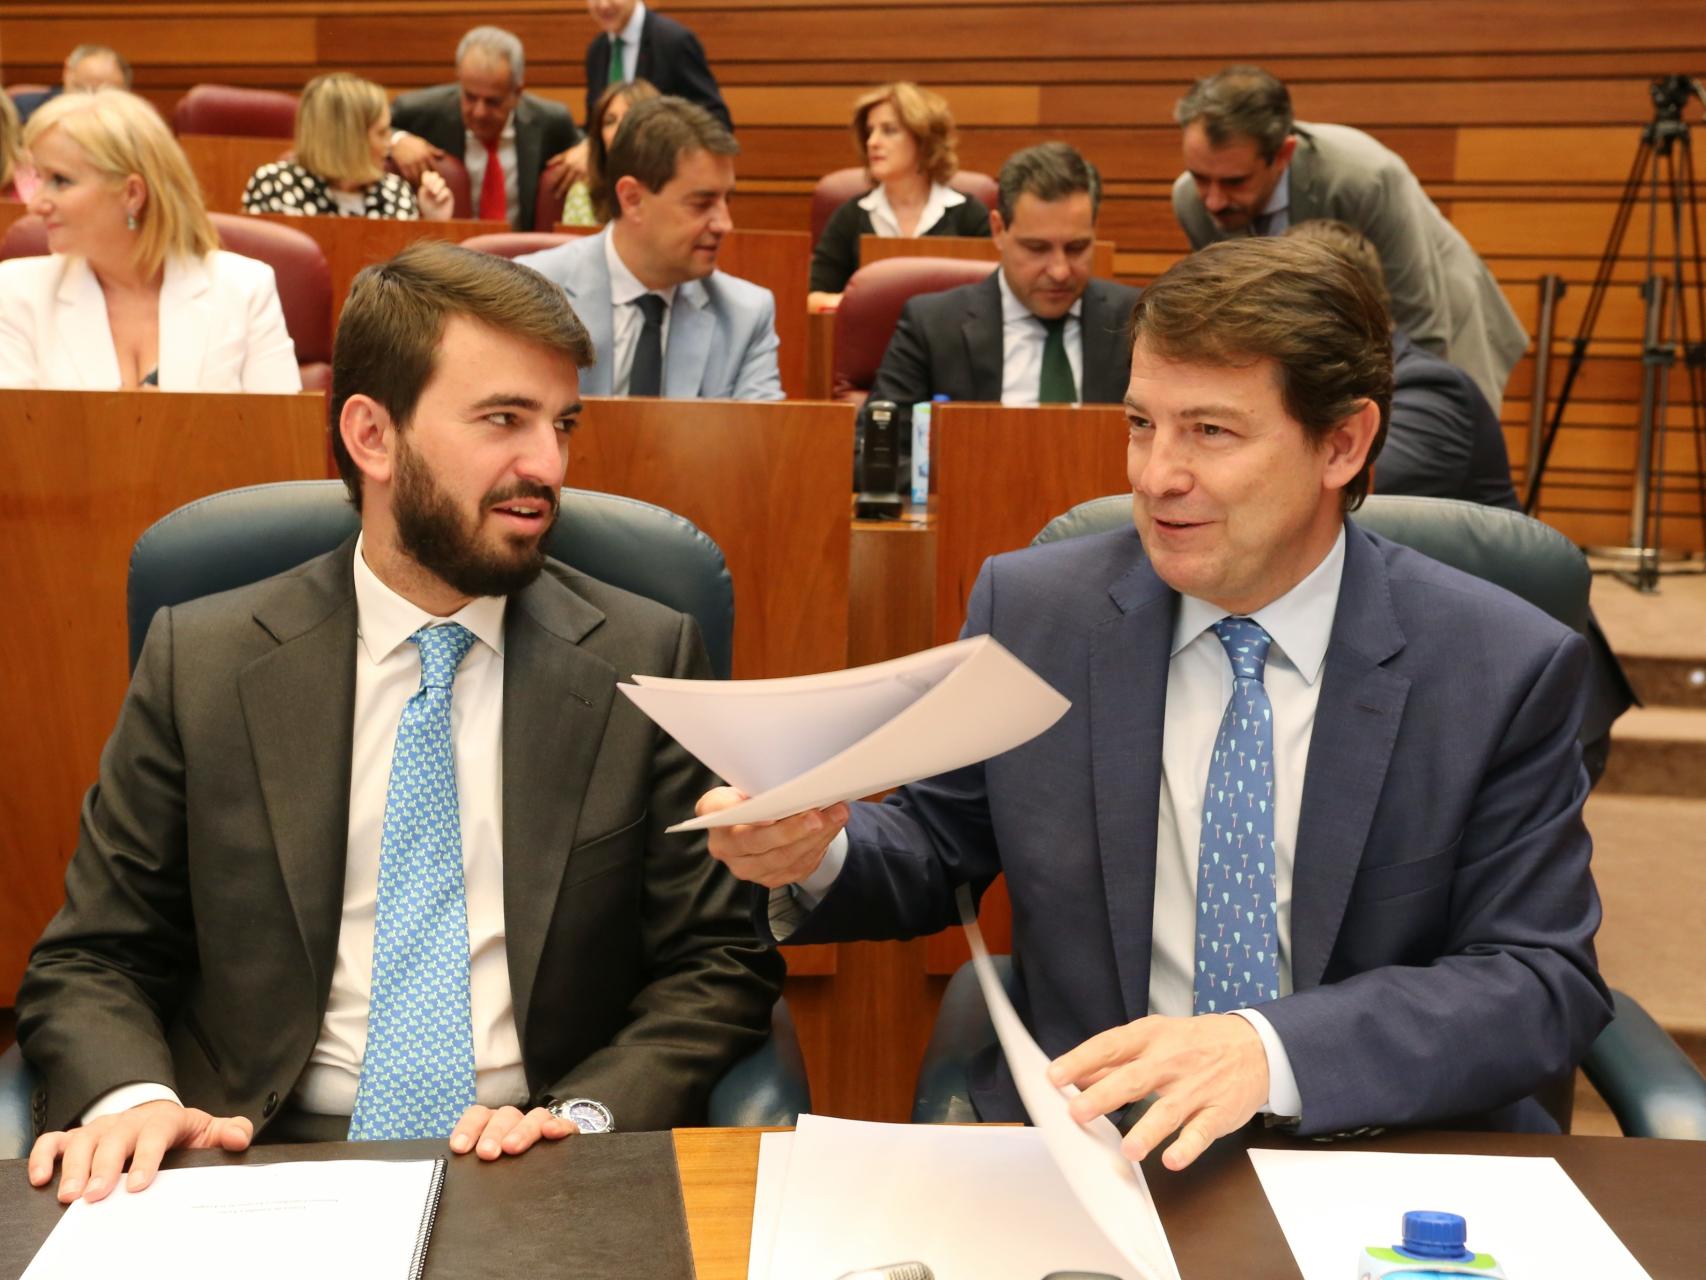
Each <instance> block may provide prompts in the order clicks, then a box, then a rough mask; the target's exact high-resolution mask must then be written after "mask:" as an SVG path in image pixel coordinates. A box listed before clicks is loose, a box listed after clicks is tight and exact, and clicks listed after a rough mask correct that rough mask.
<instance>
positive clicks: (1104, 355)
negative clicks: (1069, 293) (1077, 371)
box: [1078, 280, 1129, 404]
mask: <svg viewBox="0 0 1706 1280" xmlns="http://www.w3.org/2000/svg"><path fill="white" fill-rule="evenodd" d="M1125 320H1126V317H1124V316H1116V315H1115V314H1114V313H1113V311H1112V309H1111V308H1110V306H1109V299H1108V296H1107V292H1106V291H1105V290H1104V289H1103V287H1102V282H1101V281H1100V280H1092V281H1090V284H1089V286H1088V287H1087V288H1086V289H1085V290H1084V311H1083V315H1082V318H1081V321H1080V323H1079V326H1078V330H1079V333H1080V334H1081V335H1082V337H1083V342H1084V385H1083V386H1082V387H1080V388H1078V398H1079V400H1080V401H1082V402H1083V403H1085V404H1119V403H1121V402H1122V401H1124V399H1125V392H1126V389H1125V386H1124V385H1123V384H1120V385H1116V384H1118V383H1119V378H1118V373H1119V369H1120V366H1121V363H1122V361H1121V352H1122V349H1123V348H1124V347H1125V345H1126V338H1125ZM1128 367H1129V366H1128Z"/></svg>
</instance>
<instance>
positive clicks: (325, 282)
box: [0, 213, 332, 391]
mask: <svg viewBox="0 0 1706 1280" xmlns="http://www.w3.org/2000/svg"><path fill="white" fill-rule="evenodd" d="M208 217H210V218H211V219H212V220H213V229H214V230H215V231H217V232H218V233H219V243H220V245H221V246H222V247H223V248H226V249H229V250H230V251H231V252H232V253H240V254H242V255H243V256H244V257H245V258H257V259H259V260H260V261H262V262H264V263H266V264H267V265H268V266H270V267H271V268H272V269H273V275H274V276H275V277H276V279H277V281H278V300H279V305H280V306H281V307H282V308H283V310H284V327H285V329H286V330H287V331H288V332H289V334H290V340H291V341H292V342H293V343H295V345H296V363H297V366H298V367H299V368H300V369H301V371H302V385H303V386H304V387H305V388H307V389H308V390H310V391H323V390H325V389H326V388H327V387H328V386H329V385H330V384H331V376H332V365H331V360H332V271H331V268H330V267H329V266H328V265H327V263H326V255H325V253H324V252H323V251H322V250H321V248H320V246H319V245H318V244H316V243H315V241H314V238H313V237H312V236H310V235H308V234H307V233H305V232H302V231H298V230H296V228H294V227H284V226H280V225H279V224H278V223H276V222H267V221H265V220H264V219H261V218H251V217H247V216H245V215H244V214H240V213H212V214H209V215H208ZM47 251H48V248H47V228H46V226H45V225H44V224H43V223H42V221H41V219H40V218H37V217H34V216H30V217H27V218H19V219H18V220H17V221H16V222H14V223H13V224H12V225H11V226H10V227H8V228H7V229H6V234H5V235H4V236H3V237H0V260H4V259H6V258H31V257H40V256H41V255H43V254H45V253H47Z"/></svg>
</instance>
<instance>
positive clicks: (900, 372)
mask: <svg viewBox="0 0 1706 1280" xmlns="http://www.w3.org/2000/svg"><path fill="white" fill-rule="evenodd" d="M1137 295H1138V290H1136V289H1134V288H1132V287H1131V286H1130V285H1125V284H1119V283H1118V282H1116V281H1113V280H1092V281H1090V283H1089V284H1088V285H1087V286H1086V287H1085V289H1084V309H1083V312H1082V314H1081V315H1080V316H1079V332H1080V333H1081V334H1082V335H1083V342H1084V385H1083V387H1081V388H1080V398H1081V399H1082V400H1083V402H1084V403H1085V404H1119V403H1120V402H1121V401H1123V400H1124V399H1125V392H1126V384H1127V383H1128V382H1130V381H1131V343H1130V342H1129V341H1127V340H1126V325H1127V323H1128V322H1129V321H1130V319H1131V309H1132V308H1133V307H1134V306H1136V305H1137ZM1001 329H1002V326H1001V286H1000V284H999V283H998V282H997V280H996V278H995V272H994V271H991V272H990V273H989V278H988V279H986V280H980V281H978V282H977V283H976V284H965V285H961V286H960V287H959V288H957V289H947V290H944V291H943V292H941V293H925V294H920V295H919V296H918V297H916V298H909V299H907V302H906V305H905V306H904V307H903V308H901V313H900V323H899V324H897V325H896V326H895V331H894V337H892V338H890V339H889V347H888V350H887V351H885V352H884V353H883V362H882V364H881V365H880V366H879V367H878V369H877V376H876V378H875V379H873V380H872V382H871V399H873V400H893V401H894V402H895V403H896V404H917V403H918V402H919V401H921V400H928V399H929V398H930V397H931V396H934V395H945V396H947V397H948V398H949V399H951V400H974V401H990V402H992V401H999V400H1000V399H1001V372H1002V369H1001V367H1002V362H1003V355H1002V352H1003V346H1002V338H1001Z"/></svg>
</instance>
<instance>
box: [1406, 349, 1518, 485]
mask: <svg viewBox="0 0 1706 1280" xmlns="http://www.w3.org/2000/svg"><path fill="white" fill-rule="evenodd" d="M1392 380H1393V387H1392V423H1391V426H1390V427H1388V428H1387V432H1386V444H1385V445H1384V446H1383V447H1382V448H1381V450H1380V457H1379V458H1378V459H1376V461H1375V464H1374V487H1375V489H1376V490H1377V491H1378V492H1380V493H1412V494H1417V495H1419V496H1420V497H1424V498H1462V499H1463V500H1464V501H1465V502H1479V503H1481V504H1482V505H1483V506H1489V507H1505V508H1507V509H1509V510H1511V511H1516V510H1519V509H1520V505H1521V504H1519V503H1518V502H1517V500H1516V489H1515V488H1514V487H1513V486H1512V484H1511V460H1510V453H1509V452H1508V451H1507V450H1506V448H1505V433H1504V430H1503V428H1501V427H1500V426H1499V415H1498V414H1496V413H1494V412H1493V406H1492V405H1490V404H1488V403H1487V397H1486V396H1484V395H1482V394H1481V388H1479V387H1477V386H1476V385H1475V379H1473V378H1471V377H1470V376H1469V375H1468V374H1467V373H1465V372H1464V371H1463V370H1462V369H1459V368H1458V367H1457V366H1456V365H1454V364H1452V363H1451V362H1450V361H1448V360H1442V359H1441V358H1440V357H1439V356H1436V355H1434V354H1433V353H1432V352H1430V351H1424V350H1422V349H1421V348H1420V347H1418V346H1417V345H1416V344H1415V343H1414V342H1413V341H1411V339H1410V336H1409V335H1408V334H1406V333H1404V332H1403V331H1402V330H1399V331H1397V332H1394V333H1393V335H1392Z"/></svg>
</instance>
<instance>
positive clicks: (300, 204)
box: [243, 160, 421, 222]
mask: <svg viewBox="0 0 1706 1280" xmlns="http://www.w3.org/2000/svg"><path fill="white" fill-rule="evenodd" d="M340 194H341V193H340ZM361 197H362V200H361V212H360V214H359V216H360V217H363V218H397V219H400V220H401V221H404V222H413V221H416V220H417V219H419V218H420V216H421V207H420V205H419V203H417V202H416V200H415V193H414V191H413V190H411V189H410V187H409V184H408V183H407V182H406V181H404V180H403V179H402V178H401V177H399V176H398V175H397V174H394V173H386V174H381V175H380V177H379V181H378V182H373V183H369V184H368V185H367V187H366V188H365V189H364V190H363V191H362V192H361ZM243 212H245V213H286V214H295V215H310V214H326V215H331V216H337V215H338V214H340V213H342V212H343V210H341V209H340V208H339V207H338V201H337V200H336V199H335V198H334V195H333V192H332V189H331V187H330V186H329V185H328V184H327V183H326V181H325V180H324V179H323V178H320V177H318V176H317V175H315V174H312V173H309V172H308V170H306V169H304V168H303V167H302V166H301V165H299V164H297V163H296V161H294V160H278V161H274V162H273V163H272V164H263V165H262V166H261V167H260V168H259V169H256V170H255V172H254V173H253V174H252V175H251V176H250V178H249V184H248V185H247V186H246V187H244V188H243ZM352 216H354V215H352Z"/></svg>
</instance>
